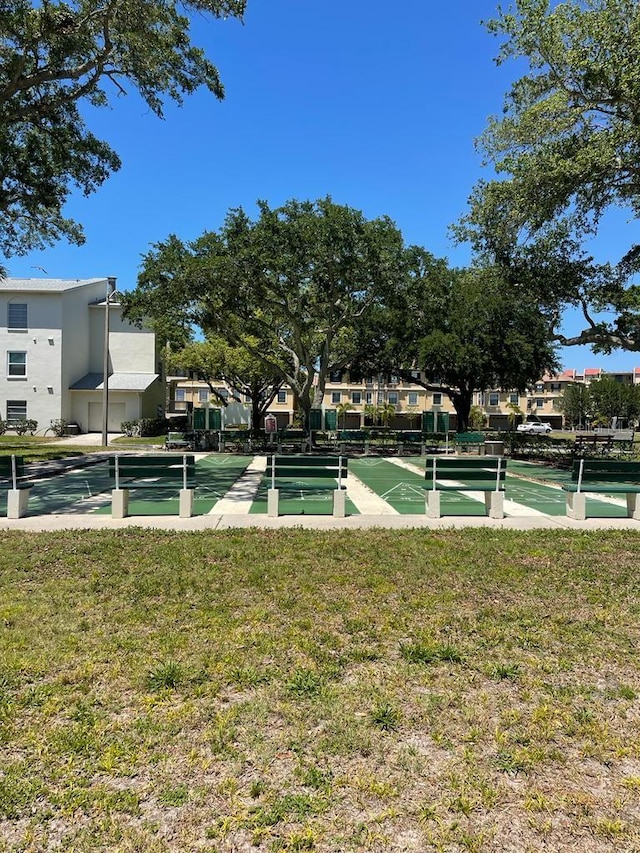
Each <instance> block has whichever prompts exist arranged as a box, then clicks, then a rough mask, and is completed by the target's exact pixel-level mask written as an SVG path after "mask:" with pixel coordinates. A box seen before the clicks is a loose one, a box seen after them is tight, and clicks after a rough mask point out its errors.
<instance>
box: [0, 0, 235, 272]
mask: <svg viewBox="0 0 640 853" xmlns="http://www.w3.org/2000/svg"><path fill="white" fill-rule="evenodd" d="M245 2H246V0H183V2H177V0H67V2H62V0H40V2H37V0H0V251H1V252H2V253H3V254H4V255H5V256H7V257H8V256H10V255H12V254H21V253H25V252H27V251H29V250H31V249H34V248H41V247H43V246H45V245H47V244H50V243H52V242H54V241H55V240H58V239H59V238H61V237H65V238H67V239H68V240H69V241H71V242H74V243H81V242H83V234H82V228H81V226H80V225H79V224H78V223H77V222H74V221H73V220H71V219H69V218H66V217H65V216H64V215H63V213H62V209H63V206H64V203H65V201H66V199H67V198H68V196H69V194H70V192H71V191H72V189H73V188H74V187H78V188H79V189H80V190H81V191H82V192H84V193H85V194H89V193H91V192H93V191H94V190H96V189H97V188H98V187H99V186H100V185H101V184H102V183H103V181H104V180H105V179H106V178H107V177H108V175H109V174H110V173H111V172H113V171H115V170H117V169H118V168H119V167H120V159H119V157H118V155H117V154H116V152H115V151H113V150H112V149H111V147H110V146H109V144H108V143H107V142H104V141H103V140H100V139H98V138H96V136H94V134H93V133H91V131H90V130H89V129H88V127H87V126H86V124H85V118H84V114H83V106H84V105H91V106H93V107H102V106H105V105H107V104H108V103H109V102H110V101H111V100H112V99H113V97H114V96H115V95H119V94H124V93H126V92H127V91H130V90H135V91H137V92H138V93H139V95H140V96H141V97H142V98H143V99H144V101H145V102H146V103H147V105H148V106H149V108H150V109H151V111H152V112H154V113H155V114H156V115H157V116H159V117H162V115H163V105H164V103H165V101H166V100H167V99H171V100H173V101H176V102H178V103H181V101H182V98H183V97H184V95H187V94H189V93H191V92H194V91H195V90H196V89H197V88H198V87H200V86H205V87H206V88H208V89H209V90H210V91H211V92H212V93H213V94H214V95H215V96H216V97H218V98H222V97H223V95H224V89H223V86H222V83H221V81H220V77H219V74H218V71H217V69H216V67H215V65H213V64H212V62H211V61H210V60H209V59H208V58H207V57H206V55H205V53H204V51H203V50H202V49H201V48H198V47H197V46H195V45H194V44H192V43H191V40H190V33H189V27H190V17H189V16H190V14H192V13H199V14H202V13H205V14H210V15H212V16H215V17H227V16H233V17H235V18H242V15H243V12H244V8H245Z"/></svg>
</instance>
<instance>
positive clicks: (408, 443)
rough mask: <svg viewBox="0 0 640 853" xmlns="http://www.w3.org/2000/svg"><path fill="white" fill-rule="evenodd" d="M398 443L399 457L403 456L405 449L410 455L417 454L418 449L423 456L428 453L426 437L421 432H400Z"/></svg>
mask: <svg viewBox="0 0 640 853" xmlns="http://www.w3.org/2000/svg"><path fill="white" fill-rule="evenodd" d="M396 441H397V442H398V456H402V454H403V452H404V450H405V449H408V451H409V453H410V454H411V453H415V452H416V450H417V449H418V448H419V449H420V455H421V456H424V455H425V453H426V449H425V440H424V436H423V435H422V433H421V432H419V431H415V432H414V431H412V432H399V433H398V435H397V438H396Z"/></svg>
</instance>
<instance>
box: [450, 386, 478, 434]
mask: <svg viewBox="0 0 640 853" xmlns="http://www.w3.org/2000/svg"><path fill="white" fill-rule="evenodd" d="M472 401H473V391H470V390H467V389H465V390H462V391H458V392H456V393H455V394H452V395H451V402H452V403H453V407H454V409H455V410H456V415H457V416H458V426H457V429H456V431H457V432H468V430H469V416H470V413H471V403H472Z"/></svg>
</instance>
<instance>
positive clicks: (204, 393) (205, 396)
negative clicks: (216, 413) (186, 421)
mask: <svg viewBox="0 0 640 853" xmlns="http://www.w3.org/2000/svg"><path fill="white" fill-rule="evenodd" d="M198 402H199V403H208V402H209V389H208V388H200V389H199V390H198Z"/></svg>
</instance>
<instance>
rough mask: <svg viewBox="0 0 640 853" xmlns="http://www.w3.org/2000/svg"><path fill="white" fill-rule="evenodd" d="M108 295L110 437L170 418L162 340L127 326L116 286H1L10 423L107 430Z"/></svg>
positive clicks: (28, 282)
mask: <svg viewBox="0 0 640 853" xmlns="http://www.w3.org/2000/svg"><path fill="white" fill-rule="evenodd" d="M107 293H109V305H108V309H109V328H110V331H109V338H108V341H109V346H108V352H109V362H108V363H109V369H108V376H109V381H108V416H109V417H108V429H109V431H110V432H120V425H121V423H122V421H127V420H137V419H138V418H141V417H155V416H156V415H157V414H159V413H161V414H162V413H164V408H163V407H164V401H165V384H164V377H163V375H162V365H161V363H160V359H159V357H158V352H157V348H156V341H155V335H154V333H153V332H152V331H150V330H149V329H145V328H138V327H137V326H135V325H132V324H130V323H129V322H128V321H125V320H123V319H122V308H121V305H120V303H119V301H118V294H117V291H115V279H106V278H93V279H83V280H79V279H76V280H62V279H11V278H9V279H5V280H4V281H2V282H0V346H1V347H2V349H3V351H4V354H5V373H4V377H3V378H2V379H1V380H0V416H1V417H2V418H3V419H5V420H7V421H9V423H12V422H15V421H17V420H20V419H21V418H33V419H35V420H37V421H38V431H39V432H44V431H45V430H46V429H47V428H48V427H49V426H50V423H51V421H52V420H59V419H63V420H67V421H70V422H75V423H77V424H78V425H79V426H80V429H81V430H82V431H83V432H100V431H101V430H102V404H103V396H104V385H103V372H104V342H105V309H106V305H107Z"/></svg>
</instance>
